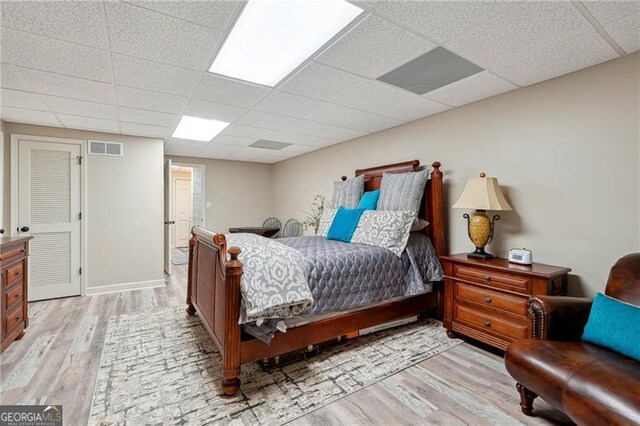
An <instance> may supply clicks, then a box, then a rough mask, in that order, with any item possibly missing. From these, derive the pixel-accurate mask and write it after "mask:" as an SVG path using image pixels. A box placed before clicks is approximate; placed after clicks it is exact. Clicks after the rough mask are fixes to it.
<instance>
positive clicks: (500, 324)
mask: <svg viewBox="0 0 640 426" xmlns="http://www.w3.org/2000/svg"><path fill="white" fill-rule="evenodd" d="M453 321H454V323H455V322H460V323H462V324H466V325H469V326H472V327H474V328H476V329H478V330H482V331H485V332H491V333H494V334H497V335H499V336H501V337H503V338H507V339H509V340H515V339H526V338H527V337H528V336H529V333H528V331H529V327H528V325H526V324H519V323H517V322H515V321H514V322H511V321H507V320H505V319H502V318H498V317H496V316H493V315H487V314H485V313H484V312H480V311H476V310H475V309H473V308H471V307H468V306H465V305H456V307H455V312H454V317H453Z"/></svg>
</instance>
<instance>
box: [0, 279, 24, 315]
mask: <svg viewBox="0 0 640 426" xmlns="http://www.w3.org/2000/svg"><path fill="white" fill-rule="evenodd" d="M23 298H24V292H23V286H22V283H19V284H17V285H14V286H13V287H11V288H10V289H8V290H7V291H6V292H5V295H4V299H5V300H4V303H5V304H4V306H6V307H7V309H11V308H13V306H14V305H15V304H16V303H20V302H21V301H22V299H23Z"/></svg>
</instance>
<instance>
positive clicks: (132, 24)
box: [105, 2, 223, 70]
mask: <svg viewBox="0 0 640 426" xmlns="http://www.w3.org/2000/svg"><path fill="white" fill-rule="evenodd" d="M105 6H106V9H107V25H108V28H109V40H110V43H111V50H112V51H113V52H118V53H124V54H126V55H131V56H136V57H138V58H144V59H149V60H152V61H157V62H162V63H165V64H171V65H177V66H181V67H185V68H192V69H198V70H204V69H206V68H207V67H208V66H209V65H210V63H209V62H210V61H211V60H212V54H213V50H214V49H215V47H216V46H217V45H218V43H219V42H220V40H221V38H222V35H223V33H222V32H220V31H214V30H212V29H210V28H204V27H202V26H199V25H194V24H191V23H188V22H185V21H183V20H179V19H176V18H172V17H169V16H166V15H163V14H161V13H157V12H153V11H150V10H147V9H143V8H141V7H136V6H132V5H129V4H126V3H117V2H105Z"/></svg>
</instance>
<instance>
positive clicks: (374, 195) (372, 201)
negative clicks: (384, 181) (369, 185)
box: [358, 189, 380, 210]
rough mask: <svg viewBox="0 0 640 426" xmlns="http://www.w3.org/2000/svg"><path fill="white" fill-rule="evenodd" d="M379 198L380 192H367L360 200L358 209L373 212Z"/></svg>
mask: <svg viewBox="0 0 640 426" xmlns="http://www.w3.org/2000/svg"><path fill="white" fill-rule="evenodd" d="M379 198H380V190H379V189H378V190H376V191H367V192H365V193H364V194H363V195H362V198H360V204H358V208H359V209H364V210H375V209H376V207H378V199H379Z"/></svg>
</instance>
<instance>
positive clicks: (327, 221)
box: [316, 207, 338, 237]
mask: <svg viewBox="0 0 640 426" xmlns="http://www.w3.org/2000/svg"><path fill="white" fill-rule="evenodd" d="M337 212H338V209H332V208H329V207H325V208H324V210H322V216H320V226H319V227H318V233H317V234H316V235H319V236H321V237H326V236H327V233H328V232H329V228H330V227H331V224H332V223H333V219H334V218H335V217H336V213H337Z"/></svg>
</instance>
